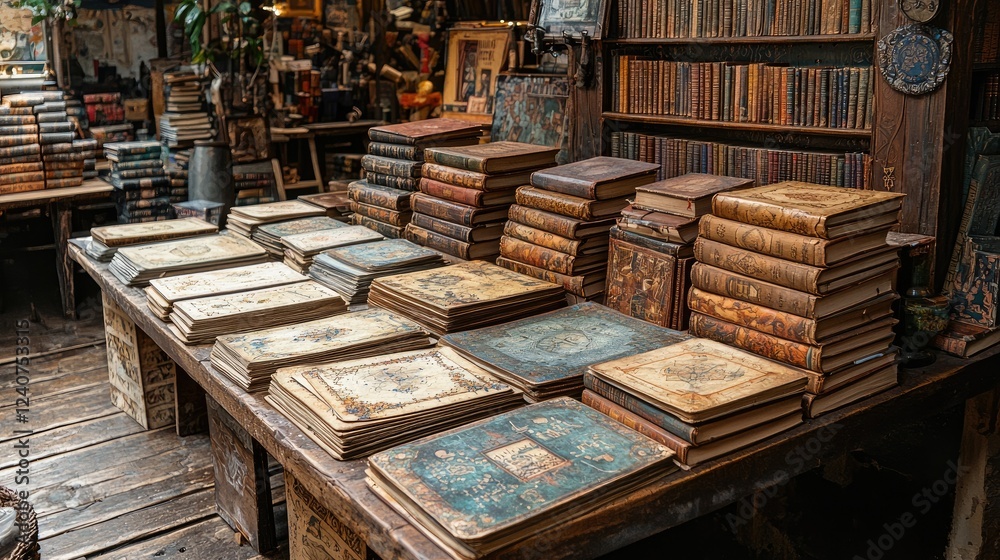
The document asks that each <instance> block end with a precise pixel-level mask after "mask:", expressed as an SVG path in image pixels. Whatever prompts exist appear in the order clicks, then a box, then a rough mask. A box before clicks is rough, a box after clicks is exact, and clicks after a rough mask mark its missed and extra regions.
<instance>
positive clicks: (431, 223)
mask: <svg viewBox="0 0 1000 560" xmlns="http://www.w3.org/2000/svg"><path fill="white" fill-rule="evenodd" d="M410 223H411V224H413V225H415V226H418V227H421V228H424V229H426V230H430V231H433V232H435V233H440V234H441V235H445V236H448V237H450V238H452V239H457V240H459V241H464V242H466V243H483V242H486V241H495V240H497V239H500V236H501V235H503V222H494V223H491V224H483V225H479V226H474V227H467V226H461V225H458V224H453V223H451V222H447V221H445V220H441V219H438V218H435V217H433V216H428V215H427V214H419V213H418V214H414V215H413V218H411V219H410Z"/></svg>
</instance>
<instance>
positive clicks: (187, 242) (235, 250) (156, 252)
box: [108, 234, 267, 286]
mask: <svg viewBox="0 0 1000 560" xmlns="http://www.w3.org/2000/svg"><path fill="white" fill-rule="evenodd" d="M265 261H267V251H265V250H264V249H263V248H262V247H261V246H260V245H257V244H256V243H254V242H253V241H250V240H249V239H245V238H242V237H240V236H238V235H228V234H218V235H204V236H200V237H192V238H190V239H178V240H175V241H164V242H162V243H152V244H149V245H138V246H135V247H123V248H121V249H119V250H118V252H117V253H115V256H114V258H112V259H111V264H110V265H108V270H110V271H111V273H112V274H114V275H115V277H116V278H118V279H119V280H121V281H122V283H123V284H125V285H127V286H145V285H146V284H148V283H149V281H150V280H152V279H154V278H163V277H165V276H178V275H181V274H191V273H194V272H204V271H207V270H218V269H220V268H231V267H234V266H241V265H250V264H257V263H262V262H265Z"/></svg>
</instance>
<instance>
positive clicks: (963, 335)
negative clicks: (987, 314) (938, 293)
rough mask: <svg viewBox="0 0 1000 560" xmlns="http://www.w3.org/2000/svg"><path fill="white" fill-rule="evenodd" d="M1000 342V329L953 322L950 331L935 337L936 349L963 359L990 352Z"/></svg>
mask: <svg viewBox="0 0 1000 560" xmlns="http://www.w3.org/2000/svg"><path fill="white" fill-rule="evenodd" d="M998 342H1000V327H993V328H988V327H981V326H978V325H972V324H969V323H961V322H958V321H952V322H951V323H949V325H948V330H947V331H945V332H943V333H941V334H939V335H937V336H935V337H934V341H933V344H934V346H935V347H936V348H938V349H940V350H943V351H945V352H947V353H949V354H954V355H956V356H959V357H962V358H969V357H972V356H975V355H976V354H978V353H980V352H982V351H983V350H989V349H990V348H992V347H993V346H995V345H996V344H997V343H998Z"/></svg>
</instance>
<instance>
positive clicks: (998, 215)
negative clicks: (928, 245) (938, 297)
mask: <svg viewBox="0 0 1000 560" xmlns="http://www.w3.org/2000/svg"><path fill="white" fill-rule="evenodd" d="M966 172H967V173H969V174H970V175H969V188H968V192H967V193H966V198H965V208H964V209H963V211H962V219H961V221H960V222H959V225H958V235H957V237H956V239H955V246H954V249H953V250H952V254H951V261H950V262H949V264H948V274H947V276H946V278H945V283H944V288H943V291H944V295H946V296H949V297H950V296H951V295H952V292H953V291H954V290H956V289H957V288H958V284H959V283H960V282H961V279H962V277H963V276H965V274H967V273H968V271H967V270H963V269H964V268H965V266H966V265H965V263H962V256H963V252H964V251H965V248H966V241H967V239H968V237H969V236H970V235H995V234H996V233H997V223H998V222H1000V207H998V205H997V200H998V193H1000V156H996V155H992V156H987V155H981V156H979V157H978V158H976V160H975V164H974V167H972V168H971V169H967V170H966Z"/></svg>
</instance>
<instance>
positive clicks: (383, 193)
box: [347, 180, 413, 211]
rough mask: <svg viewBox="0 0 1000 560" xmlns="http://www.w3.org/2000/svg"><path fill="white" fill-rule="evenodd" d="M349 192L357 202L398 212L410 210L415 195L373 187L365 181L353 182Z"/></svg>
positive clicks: (387, 188) (411, 192)
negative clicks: (411, 200)
mask: <svg viewBox="0 0 1000 560" xmlns="http://www.w3.org/2000/svg"><path fill="white" fill-rule="evenodd" d="M347 192H348V196H350V197H351V200H353V201H355V202H360V203H362V204H368V205H371V206H378V207H380V208H387V209H389V210H398V211H406V210H409V209H410V196H411V195H412V194H413V191H404V190H401V189H394V188H392V187H385V186H382V185H373V184H371V183H369V182H368V181H364V180H362V181H353V182H352V183H351V184H350V185H349V186H348V191H347Z"/></svg>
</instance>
